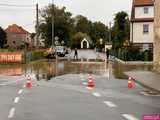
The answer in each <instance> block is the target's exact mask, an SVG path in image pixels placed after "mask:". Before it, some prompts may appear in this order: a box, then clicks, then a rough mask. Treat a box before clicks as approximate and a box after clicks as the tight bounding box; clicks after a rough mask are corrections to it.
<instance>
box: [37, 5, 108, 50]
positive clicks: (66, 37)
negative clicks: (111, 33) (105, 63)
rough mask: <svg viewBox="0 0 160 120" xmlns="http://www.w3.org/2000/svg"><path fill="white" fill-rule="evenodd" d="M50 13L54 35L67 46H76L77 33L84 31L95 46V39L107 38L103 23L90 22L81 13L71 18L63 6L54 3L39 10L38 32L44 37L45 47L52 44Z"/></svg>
mask: <svg viewBox="0 0 160 120" xmlns="http://www.w3.org/2000/svg"><path fill="white" fill-rule="evenodd" d="M52 15H54V36H58V37H59V42H61V41H62V40H63V41H64V42H65V43H66V45H67V46H70V47H71V46H72V47H74V46H78V43H76V41H75V37H76V34H77V33H84V34H86V35H87V36H88V37H90V38H91V43H93V46H96V44H95V43H96V40H97V39H99V38H102V39H104V40H107V38H108V37H107V35H108V34H107V31H108V29H107V27H106V26H105V25H104V24H103V23H101V22H95V23H92V22H91V21H90V20H88V18H86V17H84V16H82V15H78V16H76V17H74V18H73V17H72V14H71V13H70V12H67V11H66V8H65V7H63V8H58V7H57V6H55V5H49V6H47V7H45V8H44V9H42V10H41V23H40V26H39V32H40V34H41V35H42V38H43V39H45V45H46V47H49V46H51V44H52ZM81 38H82V37H81ZM76 39H77V38H76ZM79 41H80V40H79ZM79 44H80V43H79ZM78 47H79V46H78Z"/></svg>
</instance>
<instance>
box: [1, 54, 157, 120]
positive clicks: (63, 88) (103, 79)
mask: <svg viewBox="0 0 160 120" xmlns="http://www.w3.org/2000/svg"><path fill="white" fill-rule="evenodd" d="M92 53H93V52H92ZM86 54H87V53H86ZM95 54H97V53H95ZM108 64H109V65H108V67H109V66H110V65H111V64H112V63H108ZM108 71H109V69H108V68H107V70H106V71H105V72H104V74H103V75H102V74H101V75H98V74H92V78H93V81H94V85H95V86H94V87H93V88H92V89H90V88H88V87H87V79H88V77H89V74H86V73H83V72H82V73H80V74H65V75H61V76H57V77H54V78H52V79H51V80H50V81H45V80H43V79H42V80H40V81H37V80H36V77H35V74H31V78H32V84H33V86H32V87H31V88H26V87H24V85H25V84H26V77H25V76H24V75H21V76H15V77H11V76H10V77H9V76H0V120H141V116H142V115H143V114H149V113H159V112H160V102H159V101H160V96H145V95H143V94H141V92H142V91H143V90H145V89H146V88H143V87H142V86H140V85H138V84H136V83H134V88H132V89H128V87H127V81H126V80H120V79H116V78H115V77H114V75H113V74H112V73H110V74H108Z"/></svg>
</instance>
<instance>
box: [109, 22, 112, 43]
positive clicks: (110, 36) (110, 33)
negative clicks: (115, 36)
mask: <svg viewBox="0 0 160 120" xmlns="http://www.w3.org/2000/svg"><path fill="white" fill-rule="evenodd" d="M111 25H112V23H111V22H109V43H110V42H111V39H112V30H111Z"/></svg>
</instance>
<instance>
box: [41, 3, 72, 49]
mask: <svg viewBox="0 0 160 120" xmlns="http://www.w3.org/2000/svg"><path fill="white" fill-rule="evenodd" d="M52 15H54V36H57V37H58V38H59V42H61V41H62V40H63V41H64V42H65V44H69V40H70V39H71V34H72V32H73V19H72V18H71V16H72V14H71V13H70V12H66V8H65V7H63V8H61V9H60V8H58V7H57V6H55V5H49V6H47V7H45V8H44V9H42V10H41V23H40V27H39V31H40V34H42V37H43V38H44V39H45V45H46V46H47V47H48V46H51V45H52Z"/></svg>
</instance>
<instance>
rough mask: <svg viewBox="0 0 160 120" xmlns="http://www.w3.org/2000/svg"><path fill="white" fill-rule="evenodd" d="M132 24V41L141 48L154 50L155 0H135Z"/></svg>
mask: <svg viewBox="0 0 160 120" xmlns="http://www.w3.org/2000/svg"><path fill="white" fill-rule="evenodd" d="M130 24H131V25H130V26H131V27H130V42H131V43H133V45H134V46H138V47H139V48H140V49H141V50H148V49H151V50H152V49H153V40H154V1H153V0H133V4H132V13H131V22H130Z"/></svg>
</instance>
